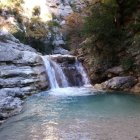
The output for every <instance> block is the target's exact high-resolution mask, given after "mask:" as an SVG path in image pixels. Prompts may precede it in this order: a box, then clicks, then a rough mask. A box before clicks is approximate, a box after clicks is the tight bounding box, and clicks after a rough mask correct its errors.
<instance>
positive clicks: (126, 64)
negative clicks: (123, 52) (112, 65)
mask: <svg viewBox="0 0 140 140" xmlns="http://www.w3.org/2000/svg"><path fill="white" fill-rule="evenodd" d="M121 65H122V66H123V68H124V70H126V71H128V70H130V69H132V67H133V66H134V60H133V59H132V57H131V56H128V57H125V58H123V60H121Z"/></svg>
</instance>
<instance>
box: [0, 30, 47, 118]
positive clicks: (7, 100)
mask: <svg viewBox="0 0 140 140" xmlns="http://www.w3.org/2000/svg"><path fill="white" fill-rule="evenodd" d="M0 37H4V39H5V40H4V41H0V120H1V119H4V118H7V117H9V116H11V115H13V114H15V113H17V112H18V111H19V109H20V108H21V104H22V100H21V98H25V97H27V96H29V95H31V94H33V93H36V92H39V91H41V90H43V89H47V87H48V82H47V76H46V72H45V67H44V64H43V60H42V58H41V56H40V55H39V54H38V53H37V52H36V50H35V49H33V48H31V47H30V46H28V45H24V44H22V43H20V42H19V40H17V39H16V38H14V37H13V36H12V35H11V34H10V33H6V32H2V31H1V32H0Z"/></svg>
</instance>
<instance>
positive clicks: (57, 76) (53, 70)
mask: <svg viewBox="0 0 140 140" xmlns="http://www.w3.org/2000/svg"><path fill="white" fill-rule="evenodd" d="M60 57H61V58H66V59H70V58H71V57H72V58H73V59H74V62H73V64H72V66H71V65H70V67H75V72H74V74H72V75H70V73H73V71H71V70H70V69H69V68H67V66H65V68H66V69H67V70H68V71H67V72H66V73H67V76H66V75H65V72H64V71H63V69H62V67H61V64H58V63H57V62H56V61H54V59H55V60H57V59H58V58H60ZM56 58H57V59H56ZM42 59H43V61H44V64H45V67H46V73H47V75H48V78H49V82H50V88H51V89H54V88H60V87H70V86H83V85H90V81H89V78H88V76H87V73H86V72H85V69H84V67H83V66H82V64H81V63H80V62H79V61H78V60H77V58H76V57H74V56H70V55H65V56H62V55H46V56H42ZM62 63H63V62H62ZM77 74H78V75H80V77H79V76H78V75H77ZM71 78H72V79H74V83H73V84H69V82H71V80H72V79H71ZM79 78H80V79H79ZM68 81H69V82H68Z"/></svg>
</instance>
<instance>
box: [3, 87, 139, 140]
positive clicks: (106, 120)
mask: <svg viewBox="0 0 140 140" xmlns="http://www.w3.org/2000/svg"><path fill="white" fill-rule="evenodd" d="M0 140H140V96H136V95H127V94H124V93H115V92H114V93H111V94H110V93H102V92H101V93H100V94H99V93H98V94H97V93H96V92H95V91H94V90H92V89H91V88H63V89H55V90H51V91H47V92H43V93H40V94H37V95H33V96H31V97H30V98H28V99H27V100H26V102H25V104H24V107H23V110H22V112H21V113H20V114H19V115H16V116H14V117H11V118H10V119H8V121H7V122H6V123H4V124H2V125H1V126H0Z"/></svg>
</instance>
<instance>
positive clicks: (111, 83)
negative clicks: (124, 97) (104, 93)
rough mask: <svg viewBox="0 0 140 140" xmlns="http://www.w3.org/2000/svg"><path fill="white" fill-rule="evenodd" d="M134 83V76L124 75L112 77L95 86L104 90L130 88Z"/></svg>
mask: <svg viewBox="0 0 140 140" xmlns="http://www.w3.org/2000/svg"><path fill="white" fill-rule="evenodd" d="M135 84H136V79H135V77H132V76H124V77H114V78H112V79H109V80H107V81H105V82H103V83H101V84H96V85H95V87H96V88H99V89H104V90H130V89H131V88H132V87H133V86H134V85H135Z"/></svg>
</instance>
